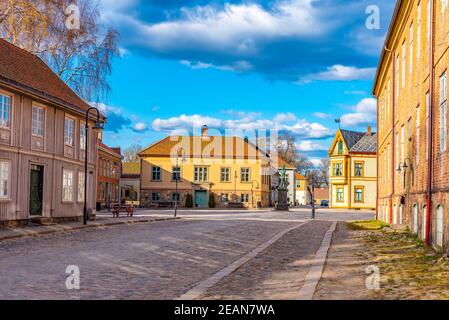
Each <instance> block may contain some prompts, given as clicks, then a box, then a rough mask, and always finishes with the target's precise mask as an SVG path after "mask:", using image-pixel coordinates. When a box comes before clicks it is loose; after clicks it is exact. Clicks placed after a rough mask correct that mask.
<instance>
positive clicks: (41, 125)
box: [31, 105, 45, 138]
mask: <svg viewBox="0 0 449 320" xmlns="http://www.w3.org/2000/svg"><path fill="white" fill-rule="evenodd" d="M35 111H39V113H40V114H39V113H36V114H35ZM35 116H36V117H37V118H35ZM39 117H41V118H39ZM31 134H32V135H33V136H35V137H40V138H43V137H44V136H45V108H44V107H41V106H37V105H33V106H32V107H31Z"/></svg>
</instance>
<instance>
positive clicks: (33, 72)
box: [0, 39, 90, 112]
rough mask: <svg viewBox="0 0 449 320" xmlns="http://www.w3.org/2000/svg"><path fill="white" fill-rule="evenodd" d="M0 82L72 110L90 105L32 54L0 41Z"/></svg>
mask: <svg viewBox="0 0 449 320" xmlns="http://www.w3.org/2000/svg"><path fill="white" fill-rule="evenodd" d="M0 82H4V83H6V84H8V85H11V86H13V87H16V88H18V89H20V90H23V91H26V92H28V93H30V94H33V95H37V96H39V97H41V98H43V99H47V100H51V101H52V102H54V103H56V104H59V105H62V106H64V107H67V108H71V109H74V111H81V112H84V111H86V110H87V109H88V108H89V107H90V106H89V105H88V104H87V103H86V102H85V101H84V100H82V99H81V98H80V97H79V96H78V95H77V94H76V93H75V92H74V91H73V90H72V89H70V87H69V86H68V85H67V84H66V83H65V82H64V81H63V80H62V79H61V78H59V77H58V75H56V73H54V72H53V71H52V70H51V69H50V67H49V66H48V65H47V64H45V62H43V61H42V60H41V59H40V58H39V57H37V56H36V55H34V54H32V53H30V52H28V51H26V50H24V49H21V48H19V47H17V46H15V45H13V44H11V43H9V42H8V41H6V40H4V39H0Z"/></svg>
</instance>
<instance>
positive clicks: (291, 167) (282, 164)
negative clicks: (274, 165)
mask: <svg viewBox="0 0 449 320" xmlns="http://www.w3.org/2000/svg"><path fill="white" fill-rule="evenodd" d="M284 165H285V168H286V169H296V167H295V166H294V165H292V164H290V163H287V162H285V161H284V160H282V159H281V158H278V167H279V168H282V167H284Z"/></svg>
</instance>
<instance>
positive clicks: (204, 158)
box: [140, 127, 271, 208]
mask: <svg viewBox="0 0 449 320" xmlns="http://www.w3.org/2000/svg"><path fill="white" fill-rule="evenodd" d="M140 157H141V158H142V160H141V161H142V172H141V205H142V206H144V207H151V206H172V205H173V204H174V203H175V201H177V200H179V206H180V207H185V206H186V200H187V198H188V197H189V198H190V197H191V199H192V204H193V206H194V207H197V208H207V207H209V203H210V197H211V195H213V196H214V200H215V203H216V207H217V208H223V207H246V208H255V207H267V206H268V205H269V195H270V183H271V180H270V161H269V157H268V156H267V154H266V153H264V152H262V151H261V150H259V149H258V148H257V147H256V146H255V145H253V144H252V143H251V142H249V141H248V140H247V139H242V138H239V137H221V136H209V135H208V130H207V127H203V132H202V135H201V136H169V137H166V138H165V139H162V140H161V141H159V142H156V143H155V144H153V145H151V146H150V147H148V148H147V149H145V150H143V151H142V152H141V153H140ZM176 185H177V186H176ZM176 188H177V189H176ZM187 202H188V201H187Z"/></svg>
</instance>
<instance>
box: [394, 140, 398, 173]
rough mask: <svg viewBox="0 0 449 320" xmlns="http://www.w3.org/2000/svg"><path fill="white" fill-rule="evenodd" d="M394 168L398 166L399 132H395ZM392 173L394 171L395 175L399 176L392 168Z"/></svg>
mask: <svg viewBox="0 0 449 320" xmlns="http://www.w3.org/2000/svg"><path fill="white" fill-rule="evenodd" d="M395 147H396V150H395V161H394V162H395V166H398V165H399V132H396V143H395ZM393 169H394V171H396V175H398V174H399V172H398V171H397V170H396V168H393Z"/></svg>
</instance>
